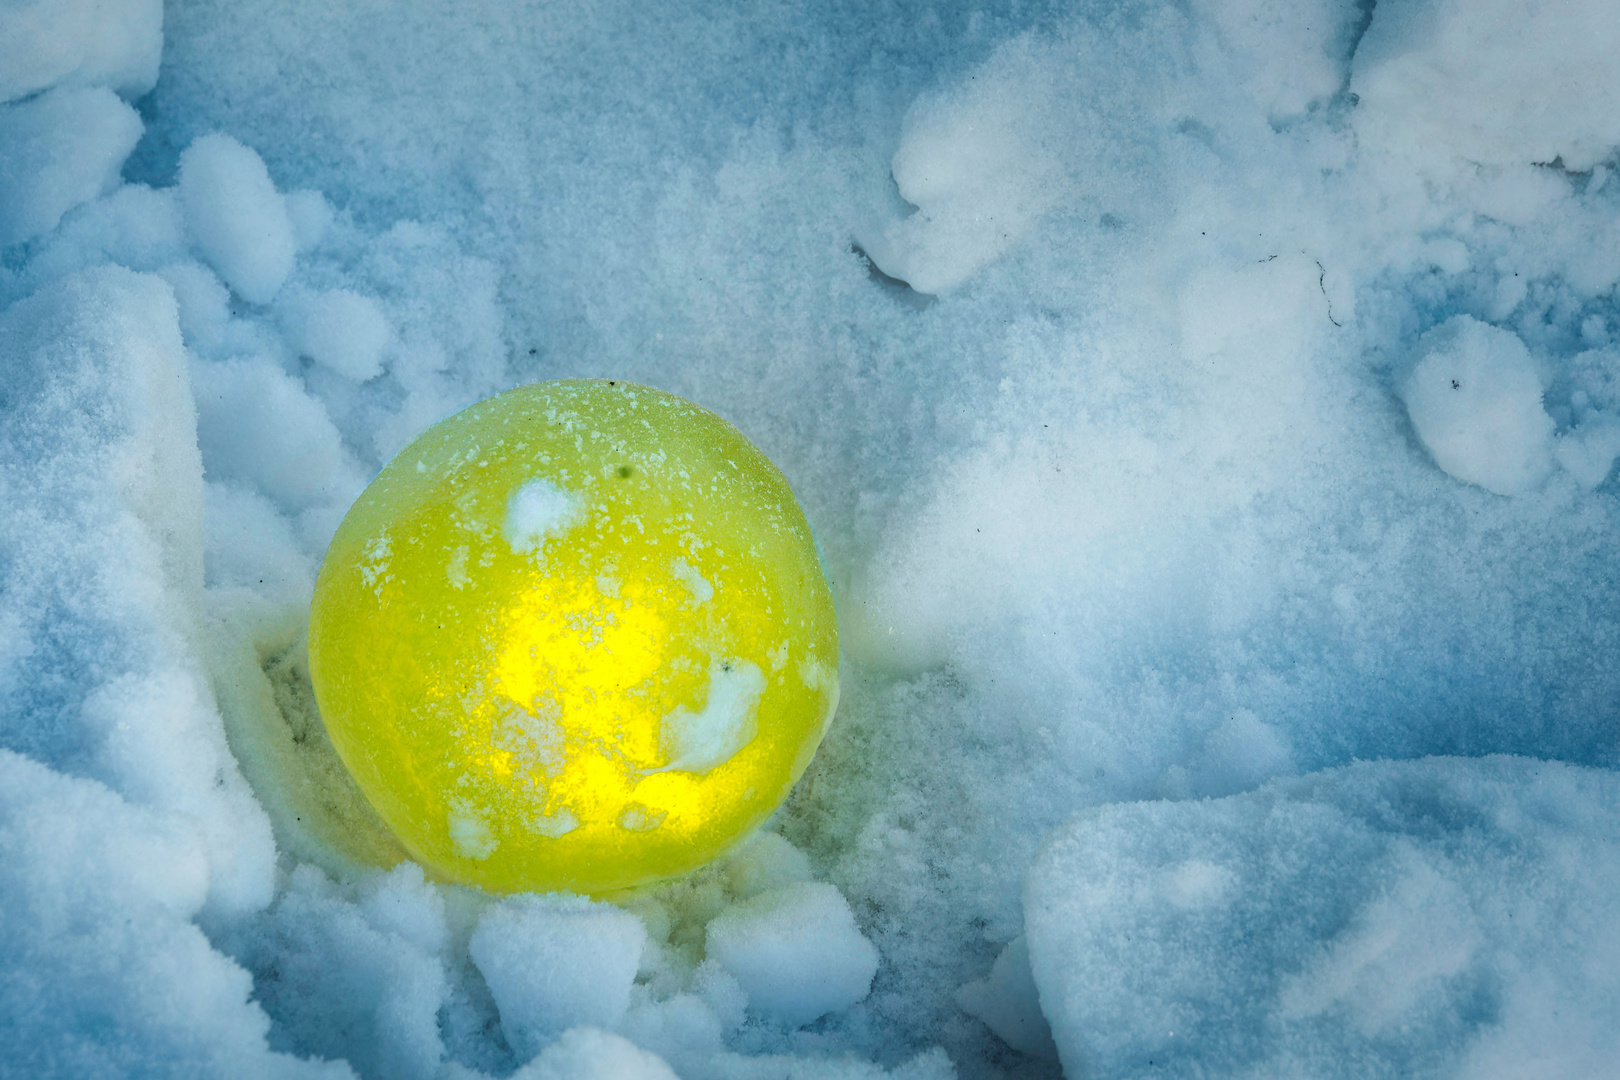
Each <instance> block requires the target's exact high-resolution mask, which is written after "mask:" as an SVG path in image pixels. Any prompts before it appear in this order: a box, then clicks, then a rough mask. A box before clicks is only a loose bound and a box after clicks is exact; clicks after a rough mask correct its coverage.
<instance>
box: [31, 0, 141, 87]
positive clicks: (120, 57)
mask: <svg viewBox="0 0 1620 1080" xmlns="http://www.w3.org/2000/svg"><path fill="white" fill-rule="evenodd" d="M162 53H163V0H9V2H7V3H5V4H0V103H4V102H7V101H13V100H15V99H17V98H20V97H27V96H28V95H29V94H32V93H35V92H37V91H40V90H44V89H46V88H48V87H51V86H56V85H58V84H62V85H67V86H106V87H111V88H112V89H114V90H116V91H118V92H119V93H120V94H123V95H124V96H125V97H127V98H131V99H133V98H138V97H140V96H141V95H142V94H144V93H146V92H147V91H148V90H151V89H152V87H153V86H154V85H156V83H157V77H158V61H159V59H160V58H161V56H162Z"/></svg>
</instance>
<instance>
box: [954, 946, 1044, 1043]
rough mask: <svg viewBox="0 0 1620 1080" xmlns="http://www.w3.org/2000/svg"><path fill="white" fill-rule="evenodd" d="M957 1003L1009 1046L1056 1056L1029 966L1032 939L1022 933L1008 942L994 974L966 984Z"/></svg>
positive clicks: (961, 989)
mask: <svg viewBox="0 0 1620 1080" xmlns="http://www.w3.org/2000/svg"><path fill="white" fill-rule="evenodd" d="M956 1003H957V1004H958V1005H960V1006H962V1011H963V1012H965V1013H967V1014H968V1015H969V1016H975V1017H977V1018H978V1019H980V1020H982V1021H984V1024H985V1026H986V1027H988V1028H989V1029H990V1030H991V1031H993V1032H995V1033H996V1035H997V1036H999V1037H1000V1038H1001V1040H1002V1041H1003V1042H1005V1043H1006V1044H1007V1045H1008V1046H1010V1047H1012V1048H1013V1049H1014V1050H1019V1051H1021V1052H1023V1053H1025V1054H1028V1055H1029V1056H1030V1057H1034V1058H1054V1057H1056V1056H1057V1044H1056V1043H1054V1042H1053V1041H1052V1030H1051V1028H1050V1027H1048V1026H1047V1023H1046V1017H1045V1016H1044V1015H1042V1013H1041V995H1040V991H1039V990H1038V989H1037V988H1036V986H1035V976H1034V974H1033V973H1032V972H1031V971H1030V967H1029V941H1028V939H1026V938H1025V937H1024V935H1022V934H1020V935H1018V936H1017V937H1015V938H1013V939H1012V940H1011V941H1009V942H1008V943H1007V947H1006V948H1005V949H1002V950H1001V955H1000V956H998V957H996V962H995V963H994V964H993V965H991V968H990V974H988V975H986V976H985V977H984V978H982V979H974V980H973V981H972V982H966V983H963V984H962V985H961V986H960V987H958V988H957V991H956Z"/></svg>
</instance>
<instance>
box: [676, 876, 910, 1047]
mask: <svg viewBox="0 0 1620 1080" xmlns="http://www.w3.org/2000/svg"><path fill="white" fill-rule="evenodd" d="M704 948H705V949H706V950H707V951H708V954H709V955H710V956H711V957H713V958H714V959H715V960H716V961H718V962H719V964H720V966H721V967H723V968H725V969H726V970H727V971H728V972H730V973H731V974H732V976H733V977H735V978H736V980H737V985H739V986H741V987H742V989H743V993H745V994H747V995H748V1007H749V1008H751V1009H753V1010H755V1011H757V1012H760V1013H762V1014H764V1015H766V1016H770V1017H774V1018H775V1019H777V1020H780V1021H782V1022H783V1023H785V1024H787V1025H789V1026H791V1027H802V1026H803V1025H805V1024H808V1023H809V1022H810V1021H812V1020H815V1019H816V1018H817V1017H820V1016H824V1015H826V1014H827V1013H829V1012H832V1011H833V1010H835V1009H839V1010H841V1009H847V1008H849V1007H850V1006H851V1005H853V1004H855V1003H856V1002H857V1001H860V1000H861V999H862V998H864V997H866V994H867V991H868V990H870V989H871V986H872V976H873V975H875V974H876V973H877V966H878V953H877V949H875V948H873V947H872V943H871V942H870V941H868V940H867V939H866V938H865V937H864V936H862V934H861V932H860V930H859V929H858V928H857V927H856V926H855V917H854V915H853V914H852V913H851V912H850V910H849V902H848V901H846V900H845V899H844V897H843V894H842V893H840V892H839V891H838V890H837V889H836V888H835V887H833V886H832V885H829V884H827V883H826V882H821V881H804V882H794V883H792V884H788V885H780V886H778V887H776V888H774V889H767V890H765V891H763V892H760V893H756V894H755V895H753V896H750V897H748V898H747V899H745V900H743V901H742V902H741V903H738V904H736V905H733V906H732V907H730V908H728V909H727V910H726V911H724V912H722V913H721V914H720V915H719V916H718V917H716V918H715V919H714V920H713V921H711V922H710V923H709V925H708V928H707V932H706V934H705V938H704Z"/></svg>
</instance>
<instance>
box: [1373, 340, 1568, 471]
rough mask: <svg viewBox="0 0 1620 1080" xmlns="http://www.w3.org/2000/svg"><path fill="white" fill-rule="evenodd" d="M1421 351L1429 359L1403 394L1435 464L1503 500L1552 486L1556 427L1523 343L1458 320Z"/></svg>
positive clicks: (1422, 362)
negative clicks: (1549, 477)
mask: <svg viewBox="0 0 1620 1080" xmlns="http://www.w3.org/2000/svg"><path fill="white" fill-rule="evenodd" d="M1418 349H1419V352H1420V354H1421V355H1422V357H1423V358H1422V359H1421V360H1419V361H1418V363H1417V366H1416V367H1414V368H1413V369H1412V371H1411V372H1410V374H1408V375H1407V377H1406V378H1405V379H1404V380H1402V382H1401V385H1400V388H1399V389H1400V395H1401V399H1402V400H1403V401H1405V402H1406V412H1407V415H1408V416H1410V417H1411V418H1412V427H1413V428H1414V429H1415V430H1416V431H1417V434H1418V438H1420V439H1422V440H1423V445H1424V446H1425V447H1427V448H1428V450H1429V453H1430V454H1432V455H1434V461H1435V464H1437V465H1439V466H1440V467H1441V468H1442V469H1444V470H1445V471H1446V472H1447V473H1449V474H1451V475H1452V476H1455V477H1456V478H1457V479H1459V480H1462V481H1465V482H1467V483H1470V484H1478V485H1479V486H1480V487H1482V488H1484V489H1485V490H1487V491H1494V492H1496V494H1498V495H1520V494H1523V493H1525V492H1527V491H1529V490H1531V489H1532V488H1534V487H1535V486H1536V485H1538V484H1540V483H1541V481H1542V480H1544V479H1546V476H1547V474H1548V473H1549V472H1550V471H1552V466H1553V457H1552V434H1553V428H1554V424H1553V419H1552V417H1550V416H1548V415H1547V412H1546V410H1545V409H1543V408H1542V407H1541V383H1540V381H1539V380H1538V378H1537V377H1536V366H1535V361H1533V360H1532V359H1531V358H1530V351H1529V350H1528V349H1526V348H1525V347H1524V342H1522V341H1520V340H1519V338H1518V336H1517V335H1515V334H1513V333H1512V332H1510V331H1507V330H1501V329H1498V328H1497V327H1494V326H1490V325H1488V324H1486V323H1482V322H1480V321H1479V320H1477V319H1475V318H1473V317H1472V316H1469V315H1457V316H1453V317H1452V318H1451V319H1449V320H1447V321H1446V322H1445V323H1442V324H1441V325H1440V326H1438V327H1436V328H1434V329H1433V330H1430V331H1429V332H1428V333H1426V334H1424V335H1423V337H1422V338H1420V339H1419V341H1418Z"/></svg>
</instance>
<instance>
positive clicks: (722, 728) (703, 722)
mask: <svg viewBox="0 0 1620 1080" xmlns="http://www.w3.org/2000/svg"><path fill="white" fill-rule="evenodd" d="M764 692H765V675H764V673H763V672H761V671H760V670H759V666H758V665H756V664H754V663H752V662H750V661H748V660H723V661H718V662H716V663H714V664H713V665H711V666H710V667H709V696H708V698H707V700H706V701H705V702H704V703H703V708H702V710H701V711H699V712H693V711H692V710H691V709H688V708H687V707H686V706H684V705H677V706H676V707H675V709H674V710H673V711H672V712H671V713H670V714H669V715H668V716H666V717H664V723H663V727H662V729H661V730H660V732H659V736H658V742H659V750H660V751H661V752H662V753H663V754H664V756H665V757H666V758H668V759H669V764H668V765H665V766H664V769H665V770H669V769H674V770H678V771H680V772H693V773H706V772H708V771H709V770H710V769H712V768H714V767H715V766H716V765H723V764H725V763H726V762H728V761H730V760H731V759H732V757H733V756H734V755H735V754H736V753H737V751H739V750H741V749H742V748H743V747H745V746H747V745H748V744H749V743H751V742H753V741H754V736H755V735H757V734H759V719H758V709H759V697H760V695H761V694H763V693H764ZM660 771H663V770H660Z"/></svg>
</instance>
